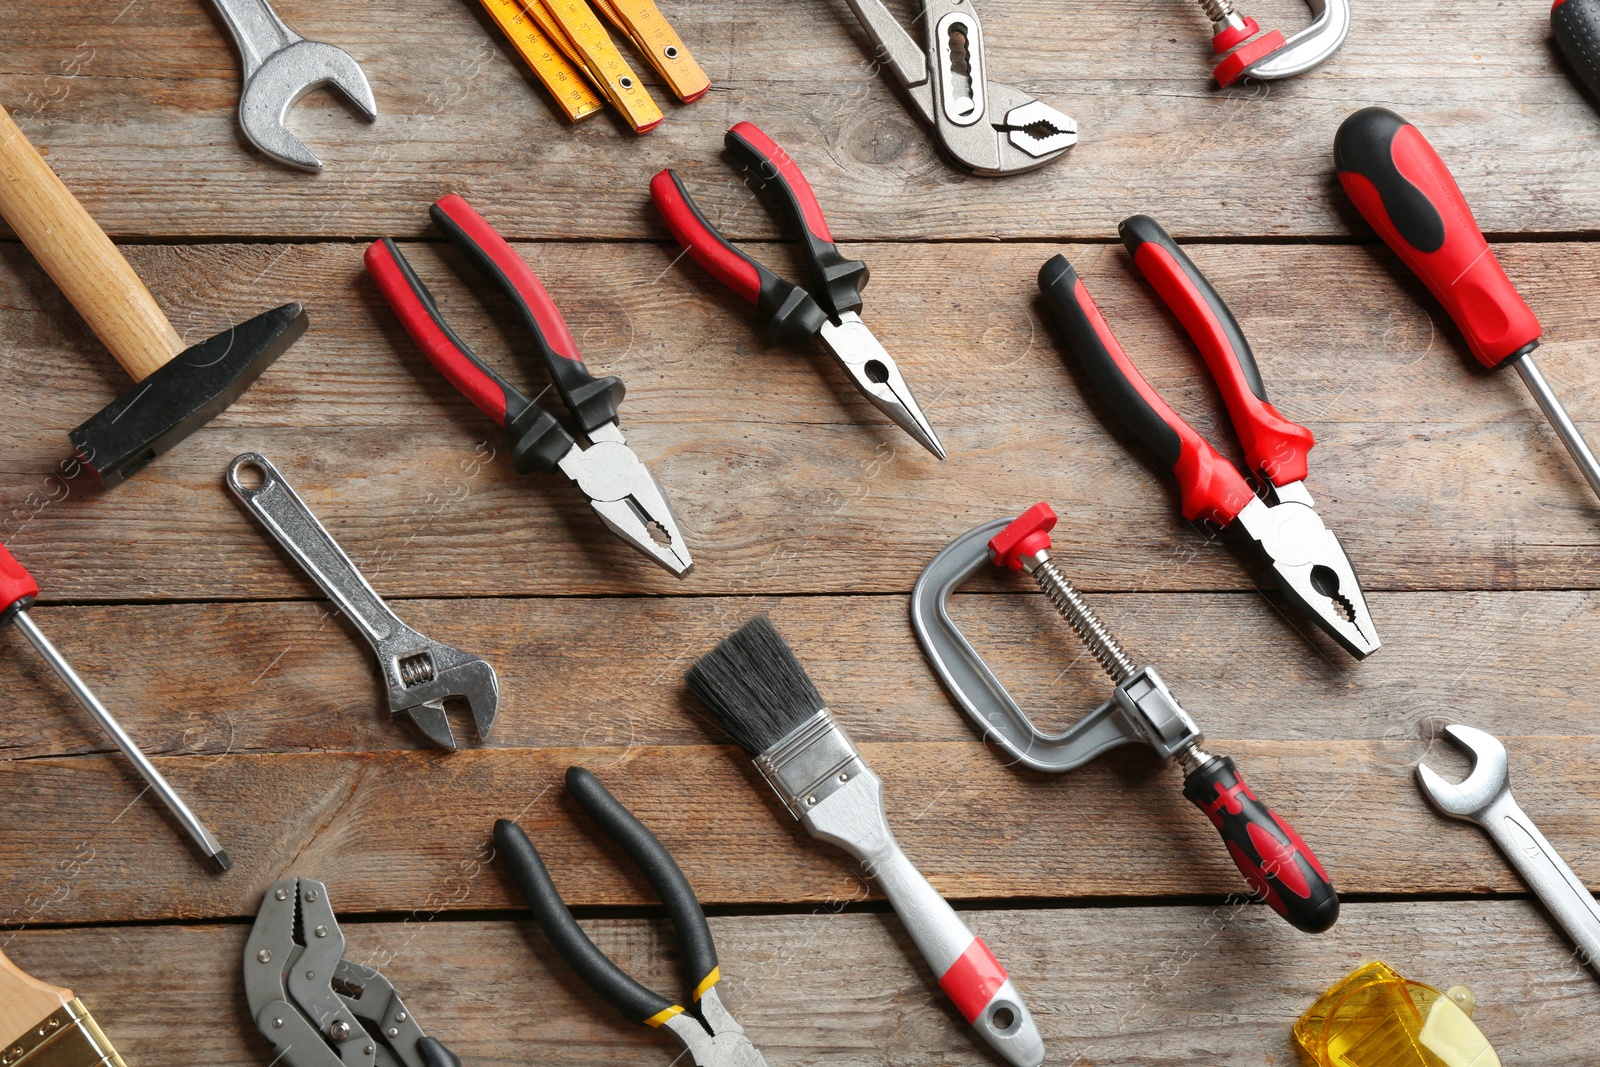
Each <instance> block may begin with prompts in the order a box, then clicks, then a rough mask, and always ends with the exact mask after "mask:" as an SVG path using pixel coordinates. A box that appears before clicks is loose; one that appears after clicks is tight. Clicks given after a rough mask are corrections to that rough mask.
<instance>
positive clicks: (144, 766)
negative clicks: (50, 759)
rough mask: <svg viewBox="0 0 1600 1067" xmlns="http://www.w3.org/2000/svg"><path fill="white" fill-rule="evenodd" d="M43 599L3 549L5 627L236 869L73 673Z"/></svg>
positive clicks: (213, 853)
mask: <svg viewBox="0 0 1600 1067" xmlns="http://www.w3.org/2000/svg"><path fill="white" fill-rule="evenodd" d="M38 595H39V583H38V582H36V581H34V578H33V575H31V574H29V573H28V571H27V569H26V568H24V567H23V566H22V564H20V563H18V562H17V559H16V557H15V556H13V555H12V554H11V553H10V552H9V551H8V550H7V549H6V547H5V546H4V545H0V628H4V627H5V625H6V624H7V623H16V625H17V629H19V630H21V631H22V634H23V636H24V637H26V638H27V639H28V641H29V642H30V643H31V644H32V645H33V647H34V648H36V649H38V650H39V655H41V656H43V657H44V659H45V662H46V663H48V664H50V669H51V670H53V671H55V672H56V674H57V675H59V676H60V678H61V680H62V681H63V682H65V683H66V684H67V688H68V689H70V690H72V695H73V696H75V697H77V698H78V703H80V704H82V705H83V706H84V707H85V708H87V709H89V714H91V715H93V716H94V717H95V721H96V722H98V723H99V724H100V725H101V727H103V728H104V729H105V732H106V733H108V734H110V735H111V740H113V741H115V742H116V743H117V747H118V748H120V749H121V750H122V754H123V755H124V756H127V757H128V759H129V761H130V762H132V764H133V766H134V768H135V769H137V770H138V772H139V775H140V776H141V777H142V778H143V779H144V780H145V781H146V782H147V783H149V786H150V788H151V789H154V790H155V791H156V795H157V796H159V797H160V798H161V800H162V802H163V803H164V804H166V806H167V808H168V810H170V811H171V812H172V814H173V815H174V816H175V817H176V818H177V820H178V821H179V822H180V823H182V824H183V828H184V829H185V830H187V831H188V832H189V836H190V837H192V838H194V842H195V844H197V845H199V846H200V850H201V851H202V852H204V853H205V854H206V855H207V856H209V857H210V858H211V859H212V860H213V861H214V862H215V863H216V864H217V866H218V867H220V868H221V869H223V870H227V869H228V868H229V867H231V866H233V863H232V861H230V860H229V859H228V853H227V851H226V850H225V849H223V847H222V846H221V845H220V844H218V843H217V839H216V838H215V837H213V836H211V831H210V830H207V829H206V826H205V823H203V822H201V821H200V820H199V819H198V818H197V817H196V816H195V813H194V812H192V811H190V810H189V805H187V804H185V803H184V802H183V798H182V797H180V796H179V795H178V793H177V790H175V789H173V788H172V785H171V783H169V782H168V781H167V780H166V779H165V778H163V777H162V775H161V772H160V771H158V770H156V767H155V764H153V763H151V762H150V760H149V759H148V758H147V757H146V756H145V754H144V753H143V752H140V751H139V746H138V745H136V744H134V743H133V738H131V737H129V736H128V732H127V731H126V730H124V729H123V728H122V724H121V723H119V722H117V720H116V719H114V718H113V717H112V715H111V713H110V712H109V711H107V710H106V708H105V705H104V704H102V703H100V701H99V699H98V698H97V697H96V696H95V695H94V693H92V692H90V690H89V687H88V686H87V685H86V684H84V681H83V679H82V678H80V677H79V676H78V672H77V671H75V670H73V669H72V664H70V663H68V662H67V660H66V657H64V656H62V655H61V652H60V650H58V649H57V648H56V646H55V645H53V644H51V642H50V639H49V638H48V637H46V636H45V635H44V632H43V631H42V630H40V629H39V627H38V625H37V624H36V623H35V622H34V621H33V619H32V617H31V616H29V614H28V609H29V608H31V607H33V602H34V600H35V598H37V597H38Z"/></svg>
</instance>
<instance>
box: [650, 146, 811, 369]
mask: <svg viewBox="0 0 1600 1067" xmlns="http://www.w3.org/2000/svg"><path fill="white" fill-rule="evenodd" d="M650 199H651V200H652V201H654V202H655V205H656V210H657V211H659V212H660V213H661V219H662V221H663V222H665V223H666V224H667V229H669V230H671V231H672V236H673V237H674V238H676V239H677V241H678V243H679V244H680V245H682V246H683V247H684V249H685V250H687V251H688V253H689V255H690V256H691V257H692V258H693V259H694V261H695V262H696V263H698V264H700V265H701V266H702V267H704V268H705V269H706V270H707V271H708V272H710V274H711V276H712V277H714V278H716V279H717V280H718V281H720V282H721V283H722V284H723V285H726V286H727V287H728V288H729V289H732V290H733V291H734V292H735V293H737V294H739V296H741V297H743V298H744V299H745V300H747V301H749V302H750V303H752V304H754V305H755V306H756V311H757V312H758V313H759V314H760V317H761V320H762V327H763V330H764V332H765V334H766V338H767V343H768V344H781V345H799V344H807V343H809V342H810V341H811V339H812V338H814V337H816V336H817V334H818V333H820V332H821V331H822V327H823V325H824V324H825V323H826V322H827V321H828V313H827V312H826V311H824V310H822V305H820V304H818V303H817V301H816V299H815V298H814V297H812V295H811V294H810V293H808V292H806V291H805V290H804V289H802V288H801V287H800V286H798V285H795V284H794V283H793V282H790V281H788V280H786V279H784V278H780V277H778V276H777V275H776V274H774V273H772V271H770V270H768V269H767V268H766V267H764V266H763V265H762V264H761V263H759V262H758V261H756V260H755V259H752V258H751V257H750V256H747V255H745V254H744V253H743V252H741V251H740V250H739V249H737V248H735V247H734V246H733V245H732V244H731V243H729V241H728V239H727V238H726V237H724V236H722V233H721V231H719V230H718V229H717V228H716V227H715V226H713V225H712V224H711V220H709V219H707V218H706V217H705V215H703V214H702V213H701V211H700V206H699V205H698V204H696V203H695V202H694V197H692V196H690V195H689V190H687V189H685V188H684V187H683V180H682V179H680V178H679V177H678V176H677V174H675V173H673V171H672V170H671V169H670V168H669V169H667V170H664V171H662V172H661V173H660V174H657V175H656V176H655V177H654V178H651V179H650Z"/></svg>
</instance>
